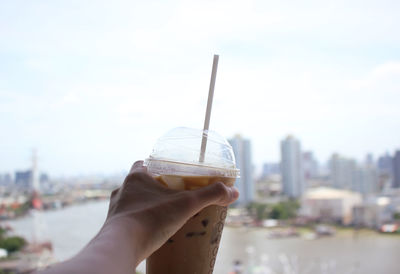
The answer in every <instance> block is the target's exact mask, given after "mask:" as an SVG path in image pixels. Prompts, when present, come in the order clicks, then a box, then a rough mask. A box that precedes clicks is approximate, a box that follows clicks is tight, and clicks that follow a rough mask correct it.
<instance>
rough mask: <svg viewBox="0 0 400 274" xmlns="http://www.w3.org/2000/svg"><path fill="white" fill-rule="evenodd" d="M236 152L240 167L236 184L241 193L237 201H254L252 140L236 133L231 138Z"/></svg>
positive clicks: (238, 166) (237, 163)
mask: <svg viewBox="0 0 400 274" xmlns="http://www.w3.org/2000/svg"><path fill="white" fill-rule="evenodd" d="M229 143H230V144H231V146H232V148H233V152H234V154H235V159H236V165H237V168H239V169H240V178H238V179H237V180H236V183H235V186H236V187H237V188H238V189H239V192H240V195H239V199H238V201H237V203H238V204H240V205H246V204H248V203H250V202H252V201H254V181H253V166H252V161H251V143H250V140H248V139H244V138H242V137H241V136H240V135H236V136H235V137H234V138H232V139H230V140H229Z"/></svg>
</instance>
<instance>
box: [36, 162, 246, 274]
mask: <svg viewBox="0 0 400 274" xmlns="http://www.w3.org/2000/svg"><path fill="white" fill-rule="evenodd" d="M238 196H239V193H238V191H237V189H236V188H234V187H226V186H225V185H224V184H223V183H215V184H212V185H209V186H207V187H204V188H201V189H198V190H192V191H177V190H171V189H168V188H166V187H164V186H162V185H161V184H160V183H158V182H157V181H156V180H155V179H153V178H152V177H151V176H150V175H149V174H147V172H146V168H144V167H143V162H142V161H139V162H136V163H135V164H134V165H133V167H132V169H131V172H130V174H129V175H128V176H127V177H126V179H125V181H124V183H123V184H122V186H121V187H120V188H118V189H116V190H114V191H113V192H112V194H111V199H110V207H109V210H108V215H107V219H106V221H105V223H104V225H103V227H102V228H101V229H100V232H99V233H98V234H97V235H96V236H95V237H94V238H93V239H92V240H91V241H90V242H89V244H88V245H87V246H86V247H85V248H84V249H82V250H81V251H80V252H79V253H78V254H77V255H76V256H75V257H73V258H72V259H70V260H68V261H65V262H62V263H59V264H56V265H53V266H51V267H49V268H47V269H46V270H44V271H43V272H42V273H43V274H50V273H51V274H52V273H57V274H60V273H96V274H102V273H104V274H105V273H107V274H108V273H121V274H122V273H134V270H135V268H136V266H137V265H138V264H139V263H140V262H141V261H143V260H144V259H145V258H147V257H148V256H149V255H150V254H152V253H153V252H154V251H156V250H157V249H158V248H159V247H161V246H162V245H163V244H164V243H165V242H166V241H167V240H168V239H169V238H170V237H171V236H172V235H173V234H175V232H177V231H178V230H179V229H180V228H181V227H182V226H183V225H184V224H185V222H186V221H187V220H188V219H189V218H190V217H192V216H193V215H195V214H196V213H197V212H199V211H200V210H201V209H203V208H204V207H206V206H208V205H211V204H215V205H222V206H225V205H228V204H230V203H232V202H234V201H235V200H236V199H237V198H238Z"/></svg>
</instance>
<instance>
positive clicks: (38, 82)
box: [0, 0, 400, 175]
mask: <svg viewBox="0 0 400 274" xmlns="http://www.w3.org/2000/svg"><path fill="white" fill-rule="evenodd" d="M78 6H79V8H78ZM399 13H400V3H397V2H394V1H377V0H376V1H367V2H365V1H351V3H350V2H349V1H344V0H339V1H335V2H325V1H312V0H307V1H303V2H302V3H297V2H296V3H290V4H288V3H286V2H268V1H260V0H255V1H247V2H243V1H226V0H223V1H202V2H199V3H193V2H185V1H183V2H182V1H176V0H172V1H167V2H165V1H155V2H151V3H150V2H149V3H148V2H143V1H137V0H134V1H122V0H117V1H113V2H112V3H104V4H102V5H93V4H92V3H89V2H85V3H79V5H78V4H77V3H75V2H74V1H72V2H67V1H61V2H59V1H58V2H53V1H40V2H39V3H37V2H32V3H23V2H21V1H19V0H17V1H3V2H2V3H1V4H0V25H1V26H2V27H1V28H0V35H1V37H2V43H0V60H1V62H0V72H1V73H0V124H1V131H2V134H1V135H0V151H1V154H0V163H1V165H0V172H4V171H10V170H13V169H17V168H24V167H26V166H28V164H29V158H30V150H31V149H33V148H36V149H37V150H38V151H39V156H40V159H39V164H40V166H41V167H43V169H44V170H46V171H48V172H50V173H52V174H55V175H62V174H94V173H103V172H104V173H114V172H119V171H121V170H128V169H129V167H130V165H131V164H132V163H133V162H134V161H135V160H138V159H143V158H146V157H147V156H148V155H149V154H150V152H151V150H152V146H153V145H154V143H155V141H156V139H157V138H158V137H159V136H161V135H162V134H163V133H164V132H166V131H168V130H170V129H172V128H174V127H177V126H189V127H193V128H201V127H202V125H203V122H204V121H203V119H204V111H205V108H206V103H207V93H208V85H209V80H210V79H209V77H210V72H211V64H212V56H213V54H219V55H220V60H219V66H218V74H217V79H216V86H215V95H214V103H213V112H212V115H211V123H210V129H212V130H215V131H217V132H218V133H220V134H221V135H222V136H226V137H229V136H233V135H234V134H236V133H241V134H242V135H244V136H248V138H250V139H251V141H252V145H253V162H254V163H255V164H256V165H257V166H261V164H262V163H263V162H266V161H267V162H268V161H278V159H279V154H280V152H279V140H281V139H282V138H283V137H284V136H286V135H287V134H294V135H296V136H298V137H299V138H300V139H301V142H302V144H303V145H304V147H307V148H308V149H309V150H311V151H314V152H315V154H316V157H317V158H318V160H319V161H322V162H323V161H326V160H327V159H328V158H329V157H330V155H332V153H334V152H338V153H341V154H345V155H347V156H349V157H354V158H356V159H362V158H364V155H365V154H366V153H373V154H374V155H380V154H383V153H384V152H386V151H389V152H390V153H393V151H394V150H396V149H399V148H400V144H399V140H400V124H399V123H400V107H399V103H398V102H400V92H399V86H400V51H399V50H398V49H399V48H400V38H399V36H398V35H397V33H398V29H399V28H400V17H399V16H398V14H399ZM49 22H51V23H49Z"/></svg>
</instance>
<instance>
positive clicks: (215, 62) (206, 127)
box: [199, 54, 219, 163]
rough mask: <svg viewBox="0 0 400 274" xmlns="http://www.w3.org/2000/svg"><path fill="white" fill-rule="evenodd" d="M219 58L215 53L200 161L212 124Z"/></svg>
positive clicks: (203, 154)
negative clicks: (212, 108)
mask: <svg viewBox="0 0 400 274" xmlns="http://www.w3.org/2000/svg"><path fill="white" fill-rule="evenodd" d="M218 58H219V56H218V55H217V54H214V60H213V66H212V71H211V80H210V89H209V91H208V100H207V109H206V117H205V119H204V127H203V138H202V139H201V149H200V157H199V162H200V163H202V162H204V156H205V153H206V147H207V138H208V128H209V126H210V116H211V107H212V102H213V97H214V87H215V78H216V77H217V68H218Z"/></svg>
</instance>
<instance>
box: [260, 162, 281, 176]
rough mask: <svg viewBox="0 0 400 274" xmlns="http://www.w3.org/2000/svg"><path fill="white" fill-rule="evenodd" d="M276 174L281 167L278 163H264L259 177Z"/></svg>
mask: <svg viewBox="0 0 400 274" xmlns="http://www.w3.org/2000/svg"><path fill="white" fill-rule="evenodd" d="M276 174H281V168H280V164H279V163H265V164H264V165H263V167H262V173H261V177H263V178H265V177H268V176H271V175H276Z"/></svg>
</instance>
